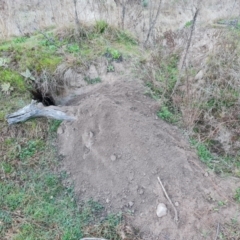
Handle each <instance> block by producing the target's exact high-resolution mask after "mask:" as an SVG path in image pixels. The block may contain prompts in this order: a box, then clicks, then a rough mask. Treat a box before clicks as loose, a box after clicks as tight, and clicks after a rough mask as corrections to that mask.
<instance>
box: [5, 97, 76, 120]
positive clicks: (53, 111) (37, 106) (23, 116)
mask: <svg viewBox="0 0 240 240" xmlns="http://www.w3.org/2000/svg"><path fill="white" fill-rule="evenodd" d="M58 108H59V107H53V106H50V107H44V106H43V105H42V104H41V103H37V102H36V101H34V100H33V101H32V102H31V104H29V105H27V106H25V107H23V108H21V109H19V110H18V111H16V112H14V113H12V114H9V115H7V116H6V119H7V122H8V124H9V125H12V124H15V123H19V122H25V121H26V120H28V119H30V118H36V117H47V118H53V119H57V120H67V121H73V120H75V119H76V118H75V117H73V116H68V115H67V114H66V113H65V112H63V111H60V110H59V109H58Z"/></svg>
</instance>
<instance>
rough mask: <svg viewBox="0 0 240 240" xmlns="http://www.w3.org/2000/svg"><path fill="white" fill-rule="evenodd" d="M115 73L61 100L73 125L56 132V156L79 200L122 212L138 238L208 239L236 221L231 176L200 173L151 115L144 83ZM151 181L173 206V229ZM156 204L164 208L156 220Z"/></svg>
mask: <svg viewBox="0 0 240 240" xmlns="http://www.w3.org/2000/svg"><path fill="white" fill-rule="evenodd" d="M119 68H120V69H124V68H126V66H124V65H122V64H119ZM120 72H121V71H119V72H117V71H116V72H115V73H109V74H108V75H105V76H101V78H103V80H104V78H105V79H107V81H104V82H103V83H99V84H97V85H94V86H92V85H89V86H85V87H83V88H81V94H80V95H79V96H77V97H75V98H74V99H72V100H70V101H69V102H68V105H71V106H69V111H71V112H72V113H74V115H75V116H76V117H77V121H74V122H68V123H63V124H62V125H61V126H60V128H59V130H58V142H59V154H60V155H61V156H62V157H63V167H64V169H65V170H67V171H68V172H70V173H71V177H72V179H73V180H74V183H75V191H76V194H77V195H78V197H79V201H82V200H87V199H89V198H93V199H94V200H97V201H100V202H101V203H103V204H104V205H105V206H106V208H107V209H108V210H111V211H115V212H118V211H122V212H124V213H128V216H129V219H130V220H131V222H132V224H133V226H134V227H136V228H139V229H140V231H141V232H142V238H143V239H154V240H156V239H161V240H162V239H214V238H215V236H216V230H217V226H218V224H220V226H221V224H224V223H225V222H228V221H230V219H231V218H235V219H236V220H240V215H239V212H238V210H237V209H238V208H237V206H236V205H235V203H234V202H233V200H232V197H233V195H234V190H235V189H236V185H237V181H238V179H236V180H235V179H220V178H219V177H217V176H215V175H214V174H212V173H210V172H207V171H208V170H207V169H206V168H205V167H204V166H202V164H201V163H200V162H199V160H198V159H197V157H196V155H195V153H194V152H193V151H192V149H191V148H190V146H189V144H188V142H187V140H186V139H185V138H184V137H183V134H182V133H181V132H180V131H179V130H177V128H176V127H174V126H170V125H168V124H167V123H165V122H163V121H162V120H160V119H158V118H157V117H156V110H157V109H158V106H157V104H156V102H155V101H154V100H152V99H150V98H148V97H146V96H145V95H144V92H145V88H144V87H143V84H142V83H141V82H140V81H139V80H136V79H132V78H131V77H130V76H126V75H120ZM158 176H159V177H160V178H161V180H162V182H163V184H164V186H165V188H166V191H167V192H168V194H169V197H170V198H171V200H172V201H173V203H174V204H175V205H176V209H177V211H178V214H179V222H178V223H177V224H176V223H175V222H174V220H173V219H174V211H173V209H172V208H171V205H170V204H169V202H168V201H167V199H166V197H165V196H164V193H163V191H162V189H161V187H160V185H159V183H158V180H157V177H158ZM158 203H164V204H165V205H166V206H167V208H168V213H167V215H166V216H164V217H163V218H158V217H157V215H156V209H157V205H158ZM219 203H224V204H219ZM220 231H221V229H220Z"/></svg>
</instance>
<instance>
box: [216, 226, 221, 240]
mask: <svg viewBox="0 0 240 240" xmlns="http://www.w3.org/2000/svg"><path fill="white" fill-rule="evenodd" d="M219 228H220V224H219V223H218V226H217V233H216V237H215V240H217V239H218V234H219Z"/></svg>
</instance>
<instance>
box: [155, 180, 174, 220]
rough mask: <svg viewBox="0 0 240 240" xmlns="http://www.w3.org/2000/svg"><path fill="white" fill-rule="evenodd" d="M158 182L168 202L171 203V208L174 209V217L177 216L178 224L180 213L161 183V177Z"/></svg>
mask: <svg viewBox="0 0 240 240" xmlns="http://www.w3.org/2000/svg"><path fill="white" fill-rule="evenodd" d="M158 182H159V184H160V185H161V187H162V190H163V192H164V194H165V196H166V198H167V200H168V201H169V203H170V204H171V206H172V208H173V210H174V215H175V216H174V221H175V222H176V223H177V222H178V212H177V209H176V208H175V206H174V205H173V203H172V200H171V199H170V198H169V196H168V194H167V191H166V190H165V188H164V186H163V184H162V182H161V180H160V178H159V177H158Z"/></svg>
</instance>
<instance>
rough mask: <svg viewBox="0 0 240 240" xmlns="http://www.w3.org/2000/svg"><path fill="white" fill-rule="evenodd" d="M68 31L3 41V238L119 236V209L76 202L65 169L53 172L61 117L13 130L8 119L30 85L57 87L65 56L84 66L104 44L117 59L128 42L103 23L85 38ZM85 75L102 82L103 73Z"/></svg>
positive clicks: (0, 140)
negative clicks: (113, 211) (110, 210)
mask: <svg viewBox="0 0 240 240" xmlns="http://www.w3.org/2000/svg"><path fill="white" fill-rule="evenodd" d="M71 31H72V29H71V28H70V29H67V30H66V29H65V30H64V31H63V32H59V30H58V31H54V30H51V31H46V32H39V33H38V34H36V35H33V36H30V37H17V38H13V39H11V41H5V42H2V43H1V44H0V135H1V138H0V159H1V161H0V178H1V182H0V238H1V239H15V240H25V239H29V240H35V239H44V240H47V239H63V240H64V239H65V240H69V239H72V240H74V239H76V240H79V239H80V238H82V237H85V236H88V237H104V238H106V239H113V240H120V239H122V238H121V234H122V232H120V230H119V229H120V227H121V226H122V225H123V223H124V219H123V216H122V213H117V214H107V213H106V211H105V209H104V206H103V205H101V204H100V203H98V202H95V201H94V200H93V199H90V200H89V201H87V202H81V200H79V199H76V198H75V196H74V190H73V185H71V184H66V183H65V182H66V179H67V177H68V176H67V174H66V173H65V172H57V171H56V169H57V168H58V164H59V160H58V159H57V155H56V149H55V139H56V132H57V129H58V127H59V125H60V124H61V121H57V120H46V119H37V120H30V121H27V122H25V123H21V124H18V125H14V126H11V127H8V126H7V123H6V121H5V116H6V114H8V113H11V112H13V111H15V110H17V109H19V108H21V107H23V106H25V105H26V104H27V103H29V101H30V96H29V92H28V90H32V89H34V87H37V88H38V89H40V90H43V92H47V91H49V90H50V91H52V90H53V91H55V90H56V89H55V87H56V80H55V78H54V74H53V73H54V71H55V70H56V68H57V66H58V65H59V64H60V63H61V62H62V60H63V59H66V60H67V61H68V60H69V59H74V63H76V62H78V61H79V63H83V61H85V60H86V61H85V63H84V64H86V62H89V61H91V60H93V59H96V57H98V56H102V55H103V54H104V53H105V51H106V42H107V45H108V46H112V45H113V47H111V49H112V51H111V54H112V58H113V59H114V60H117V59H119V57H120V55H121V54H120V53H119V51H118V50H115V49H117V47H115V44H116V46H119V44H120V42H121V44H122V45H121V47H122V49H126V48H127V47H126V46H127V45H128V47H129V44H130V43H129V41H130V38H129V37H128V35H125V33H122V32H121V31H117V32H115V30H113V28H111V27H109V26H108V25H107V24H106V23H105V22H104V21H99V22H97V23H96V24H95V25H94V26H87V27H85V29H84V32H85V36H84V38H82V39H80V40H81V41H79V39H78V38H77V37H76V36H75V34H74V32H71ZM66 33H67V34H66ZM69 33H70V34H69ZM111 33H114V35H112V34H111ZM65 34H66V35H65ZM124 42H128V44H126V45H124ZM85 80H86V81H87V83H88V84H95V83H98V82H101V79H100V78H94V79H90V78H88V77H86V78H85ZM53 88H54V89H53ZM79 202H81V203H80V204H79ZM125 235H126V236H129V238H130V239H133V238H134V237H133V236H132V235H131V234H128V233H125Z"/></svg>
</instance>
